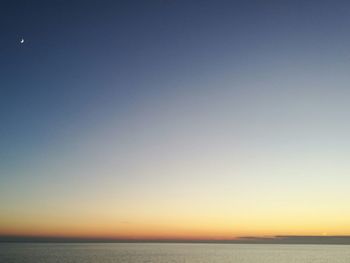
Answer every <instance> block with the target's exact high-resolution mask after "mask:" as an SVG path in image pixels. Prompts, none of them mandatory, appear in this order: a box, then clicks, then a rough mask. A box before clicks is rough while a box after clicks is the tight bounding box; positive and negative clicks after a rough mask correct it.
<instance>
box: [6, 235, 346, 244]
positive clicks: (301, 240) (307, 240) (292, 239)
mask: <svg viewBox="0 0 350 263" xmlns="http://www.w3.org/2000/svg"><path fill="white" fill-rule="evenodd" d="M0 242H60V243H95V242H96V243H98V242H100V243H219V244H325V245H332V244H334V245H350V236H273V237H254V236H243V237H238V238H234V239H232V240H213V239H207V240H204V239H201V240H189V239H118V238H79V237H69V238H68V237H42V236H40V237H39V236H38V237H33V236H0Z"/></svg>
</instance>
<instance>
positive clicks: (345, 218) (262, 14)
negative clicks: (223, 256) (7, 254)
mask: <svg viewBox="0 0 350 263" xmlns="http://www.w3.org/2000/svg"><path fill="white" fill-rule="evenodd" d="M0 33H1V35H0V69H1V71H0V235H32V236H79V237H113V238H114V237H115V238H135V239H138V238H184V239H186V238H198V239H201V238H204V239H208V238H210V239H230V238H234V237H237V236H246V235H254V236H261V235H281V234H282V235H350V206H349V200H350V191H349V185H350V162H349V156H350V137H349V134H350V122H349V116H350V87H349V83H350V74H349V70H350V4H349V2H348V1H295V0H294V1H221V0H219V1H217V0H212V1H188V0H151V1H16V0H11V1H10V0H7V1H1V2H0ZM22 38H23V39H24V40H25V41H24V43H20V41H21V39H22Z"/></svg>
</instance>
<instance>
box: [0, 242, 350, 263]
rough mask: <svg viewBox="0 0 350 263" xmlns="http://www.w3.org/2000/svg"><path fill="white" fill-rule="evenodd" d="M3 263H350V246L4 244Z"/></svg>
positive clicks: (0, 245)
mask: <svg viewBox="0 0 350 263" xmlns="http://www.w3.org/2000/svg"><path fill="white" fill-rule="evenodd" d="M0 262H1V263H2V262H4V263H5V262H6V263H20V262H21V263H22V262H23V263H53V262H54V263H59V262H62V263H65V262H72V263H73V262H74V263H82V262H86V263H90V262H91V263H92V262H94V263H107V262H130V263H133V262H155V263H159V262H173V263H177V262H188V263H193V262H201V263H206V262H211V263H213V262H220V263H225V262H237V263H238V262H239V263H258V262H259V263H275V262H276V263H304V262H312V263H321V262H322V263H326V262H327V263H349V262H350V246H338V245H329V246H328V245H241V244H38V243H36V244H35V243H32V244H31V243H27V244H26V243H16V244H11V243H0Z"/></svg>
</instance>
